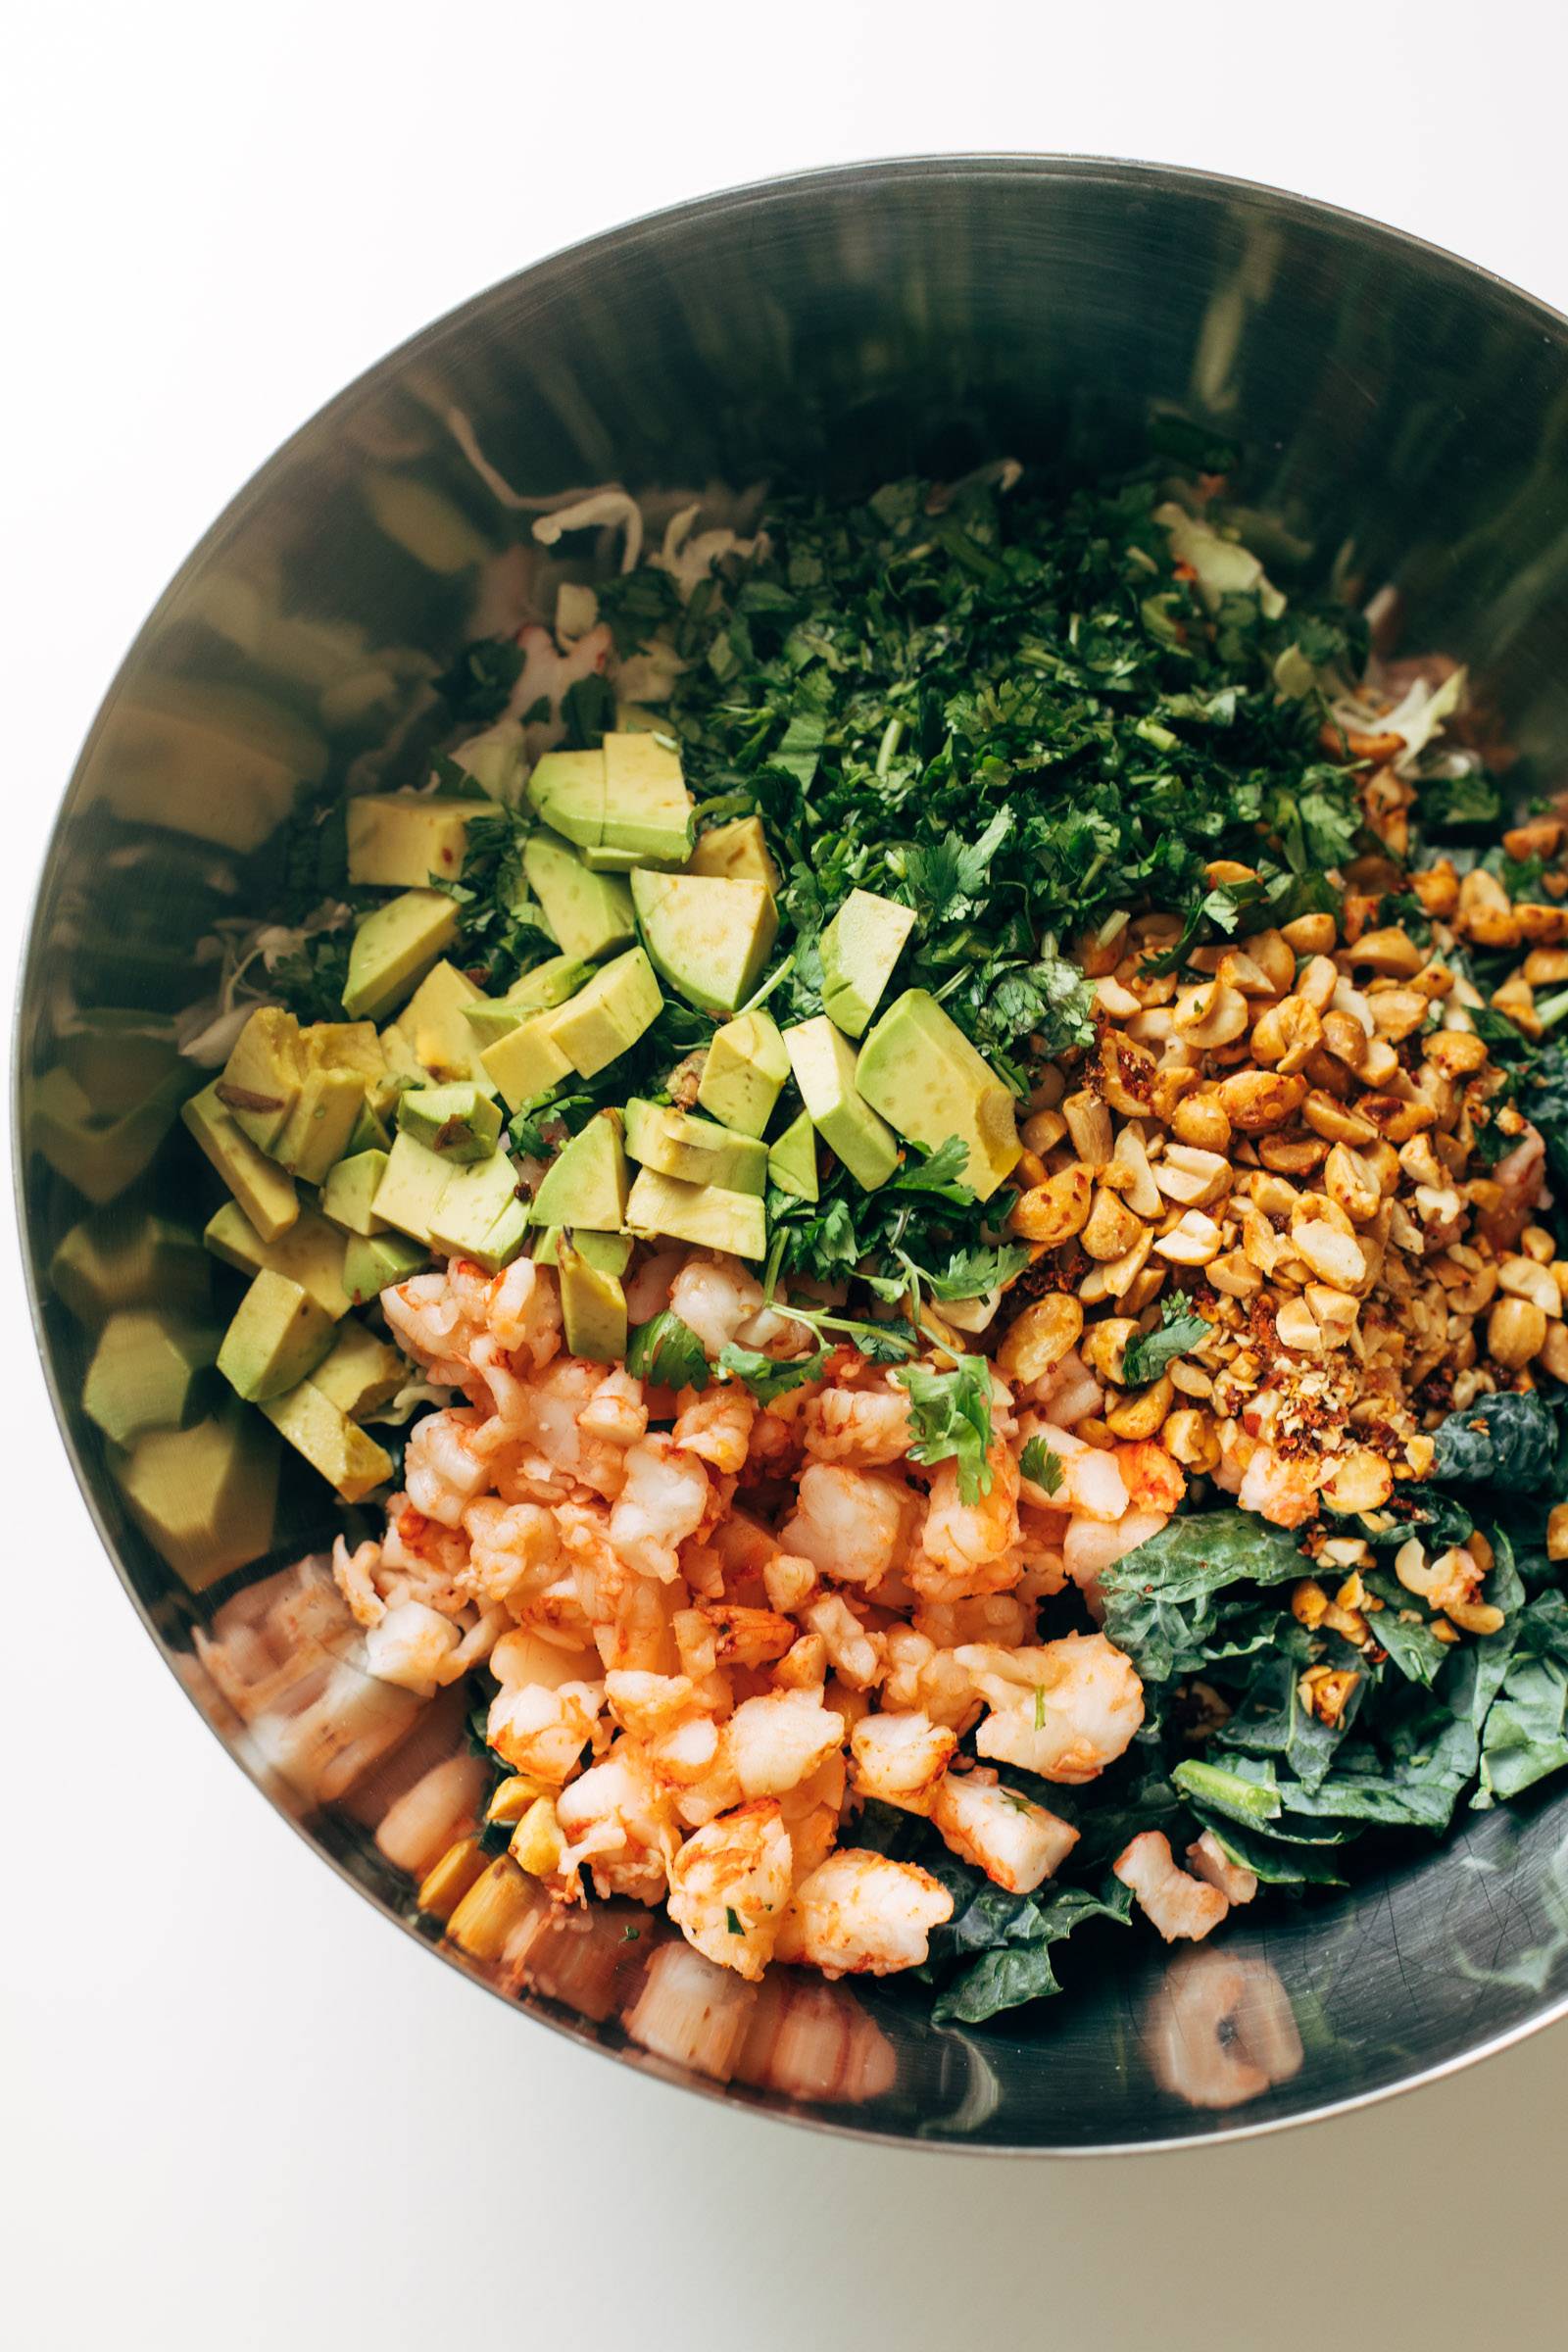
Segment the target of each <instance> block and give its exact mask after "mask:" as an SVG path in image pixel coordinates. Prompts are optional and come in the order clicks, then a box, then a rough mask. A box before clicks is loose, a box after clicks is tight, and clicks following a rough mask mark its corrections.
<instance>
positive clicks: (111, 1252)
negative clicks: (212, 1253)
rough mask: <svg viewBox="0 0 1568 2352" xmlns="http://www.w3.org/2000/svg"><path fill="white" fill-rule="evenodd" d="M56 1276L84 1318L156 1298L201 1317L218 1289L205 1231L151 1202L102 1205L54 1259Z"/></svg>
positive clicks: (80, 1320) (75, 1310)
mask: <svg viewBox="0 0 1568 2352" xmlns="http://www.w3.org/2000/svg"><path fill="white" fill-rule="evenodd" d="M49 1280H50V1282H51V1284H52V1285H53V1287H54V1289H55V1291H56V1292H57V1293H58V1295H59V1296H60V1297H61V1298H62V1299H64V1300H65V1302H66V1304H67V1306H68V1307H69V1308H70V1309H71V1312H72V1313H73V1315H74V1316H75V1318H76V1320H77V1322H78V1323H97V1322H99V1321H101V1320H102V1318H103V1317H104V1316H105V1315H108V1314H112V1313H113V1312H114V1311H115V1309H116V1308H117V1307H124V1306H141V1305H144V1304H146V1303H148V1302H149V1301H153V1300H156V1302H157V1303H158V1304H159V1305H160V1306H161V1307H163V1308H165V1309H166V1310H168V1311H169V1312H171V1313H173V1314H190V1315H196V1316H198V1317H199V1316H200V1315H201V1313H202V1312H203V1311H204V1309H205V1308H206V1306H207V1304H208V1301H209V1299H211V1297H212V1288H213V1285H212V1269H211V1267H210V1266H209V1265H208V1262H207V1256H206V1252H205V1251H204V1250H203V1249H202V1246H201V1243H200V1241H199V1240H198V1239H197V1236H196V1235H195V1234H194V1233H193V1232H192V1231H191V1229H190V1228H189V1227H188V1226H185V1225H176V1224H173V1223H172V1222H171V1220H170V1219H169V1218H167V1217H160V1216H155V1215H153V1214H152V1213H151V1212H150V1211H149V1210H147V1209H145V1208H141V1209H135V1210H133V1211H126V1210H125V1209H115V1208H101V1209H99V1210H98V1211H97V1212H96V1214H95V1215H93V1216H90V1217H86V1218H84V1219H83V1220H82V1222H81V1223H80V1224H79V1225H73V1227H72V1228H71V1231H70V1232H69V1233H68V1234H67V1235H66V1237H65V1239H64V1241H62V1243H61V1244H60V1247H59V1249H58V1250H56V1251H55V1253H54V1255H53V1257H52V1258H51V1259H50V1260H49Z"/></svg>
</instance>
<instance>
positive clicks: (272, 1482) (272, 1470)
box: [115, 1398, 277, 1593]
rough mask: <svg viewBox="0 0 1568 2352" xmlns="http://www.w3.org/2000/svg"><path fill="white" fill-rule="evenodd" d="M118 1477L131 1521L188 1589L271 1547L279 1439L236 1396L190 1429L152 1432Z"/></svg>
mask: <svg viewBox="0 0 1568 2352" xmlns="http://www.w3.org/2000/svg"><path fill="white" fill-rule="evenodd" d="M115 1476H116V1477H117V1478H118V1479H119V1481H120V1485H121V1488H122V1490H123V1494H124V1497H125V1501H126V1504H127V1506H128V1508H129V1510H130V1514H131V1516H132V1518H133V1519H134V1520H135V1521H136V1523H137V1525H138V1526H139V1527H140V1529H141V1531H142V1533H143V1534H144V1535H145V1536H146V1538H147V1540H148V1542H149V1543H150V1544H152V1545H153V1546H154V1548H155V1549H156V1550H157V1551H159V1552H161V1553H162V1554H163V1557H164V1558H165V1559H166V1560H167V1561H168V1562H169V1565H170V1566H171V1568H172V1569H173V1571H174V1573H175V1575H176V1576H178V1577H179V1578H180V1579H181V1581H182V1582H183V1583H184V1584H185V1585H186V1586H187V1587H188V1588H189V1590H190V1591H191V1592H192V1593H204V1592H205V1591H206V1590H207V1587H208V1586H209V1585H216V1584H217V1582H218V1580H219V1578H220V1577H223V1576H228V1575H230V1574H231V1573H232V1571H233V1570H234V1569H236V1568H243V1567H245V1566H246V1565H247V1564H248V1563H249V1562H250V1561H251V1560H255V1559H260V1558H261V1556H262V1554H263V1553H264V1552H267V1551H270V1549H271V1544H272V1513H273V1509H274V1506H275V1503H276V1499H277V1441H276V1439H275V1438H274V1437H273V1436H272V1433H271V1431H270V1430H269V1429H267V1428H266V1427H265V1426H264V1425H263V1423H262V1422H260V1421H259V1420H258V1419H257V1418H256V1416H255V1415H254V1414H253V1413H248V1412H246V1410H245V1409H244V1407H243V1406H242V1405H241V1404H239V1403H238V1402H237V1401H236V1400H234V1399H233V1398H230V1399H228V1400H227V1401H226V1402H225V1404H224V1406H223V1408H222V1410H221V1411H220V1412H218V1413H216V1414H214V1415H213V1417H212V1418H211V1419H210V1420H206V1421H198V1422H196V1423H195V1424H194V1425H193V1426H192V1427H191V1428H190V1429H158V1430H152V1431H150V1432H149V1433H148V1435H147V1436H146V1437H144V1438H140V1439H138V1440H137V1443H136V1446H135V1449H134V1451H133V1452H132V1453H131V1455H130V1457H129V1459H128V1460H126V1461H124V1462H121V1463H117V1465H116V1468H115Z"/></svg>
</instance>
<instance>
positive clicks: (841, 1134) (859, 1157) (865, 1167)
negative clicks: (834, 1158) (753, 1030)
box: [784, 1012, 899, 1193]
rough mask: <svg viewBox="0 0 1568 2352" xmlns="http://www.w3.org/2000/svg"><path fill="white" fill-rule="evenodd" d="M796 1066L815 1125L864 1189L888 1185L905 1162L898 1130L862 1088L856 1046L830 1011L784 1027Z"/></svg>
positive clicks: (803, 1100)
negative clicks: (862, 1093)
mask: <svg viewBox="0 0 1568 2352" xmlns="http://www.w3.org/2000/svg"><path fill="white" fill-rule="evenodd" d="M784 1043H785V1045H786V1046H787V1047H788V1049H789V1056H790V1068H791V1069H792V1070H793V1071H794V1072H795V1083H796V1085H797V1086H798V1087H799V1088H800V1090H801V1101H802V1102H803V1103H805V1104H806V1107H807V1109H808V1111H809V1113H810V1118H811V1124H812V1126H813V1127H814V1128H815V1129H816V1131H817V1133H818V1135H820V1136H821V1138H822V1140H823V1142H824V1143H825V1144H826V1145H827V1146H828V1148H829V1150H830V1151H833V1152H837V1153H838V1155H839V1157H840V1159H842V1160H843V1162H844V1165H845V1166H846V1167H847V1168H848V1169H849V1171H850V1174H851V1175H852V1176H853V1177H854V1178H855V1181H856V1183H857V1184H858V1185H859V1187H860V1188H861V1190H862V1191H863V1192H867V1193H874V1192H875V1190H876V1188H877V1186H878V1185H879V1184H886V1182H887V1180H888V1178H889V1177H890V1176H891V1175H892V1173H893V1171H894V1169H895V1168H896V1167H897V1166H898V1164H899V1147H898V1143H897V1141H896V1139H895V1137H894V1134H893V1130H892V1128H891V1127H889V1126H888V1125H887V1124H886V1123H885V1122H884V1121H883V1120H882V1119H880V1118H878V1116H877V1114H876V1112H875V1110H874V1109H873V1108H872V1107H871V1106H870V1104H869V1103H865V1102H863V1101H862V1100H861V1098H860V1096H859V1095H858V1093H857V1092H856V1085H855V1068H856V1054H855V1048H854V1047H853V1046H852V1045H851V1044H850V1042H849V1040H848V1039H847V1038H846V1037H844V1036H843V1035H842V1034H841V1032H840V1031H839V1030H837V1029H835V1028H834V1026H833V1024H832V1022H831V1021H830V1020H829V1019H828V1017H827V1015H826V1013H825V1012H824V1013H818V1014H817V1016H816V1018H815V1020H811V1021H801V1022H799V1023H798V1024H797V1026H796V1027H795V1028H793V1029H786V1030H785V1032H784Z"/></svg>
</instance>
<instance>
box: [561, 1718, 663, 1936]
mask: <svg viewBox="0 0 1568 2352" xmlns="http://www.w3.org/2000/svg"><path fill="white" fill-rule="evenodd" d="M556 1819H557V1821H558V1823H559V1824H560V1826H561V1832H562V1835H563V1837H564V1838H565V1839H566V1851H565V1854H564V1857H563V1859H562V1865H561V1867H562V1873H563V1875H564V1878H565V1879H566V1880H567V1881H568V1882H569V1881H570V1880H571V1879H572V1878H573V1877H574V1876H575V1874H576V1873H577V1872H578V1871H579V1870H580V1869H581V1867H582V1865H583V1863H584V1862H586V1863H587V1864H588V1865H589V1869H590V1871H591V1873H592V1877H593V1882H594V1886H595V1888H596V1889H597V1891H598V1892H599V1893H600V1894H601V1895H605V1896H609V1895H613V1894H625V1895H630V1896H632V1897H633V1899H634V1900H635V1901H637V1902H640V1903H657V1902H659V1901H661V1900H662V1896H663V1893H664V1889H665V1887H666V1885H667V1883H668V1881H667V1873H668V1868H669V1863H670V1860H671V1858H672V1856H673V1854H674V1851H675V1827H674V1817H673V1814H672V1812H671V1809H670V1804H669V1799H668V1797H667V1796H666V1795H665V1793H664V1792H663V1790H662V1789H661V1788H660V1786H659V1783H658V1781H657V1780H656V1779H655V1777H654V1775H653V1773H652V1772H651V1771H650V1770H649V1767H648V1762H647V1759H646V1758H645V1757H644V1755H643V1753H642V1751H641V1749H640V1748H639V1746H638V1744H637V1742H636V1741H635V1740H626V1739H621V1740H616V1741H615V1743H614V1745H613V1747H612V1748H611V1750H610V1752H609V1754H608V1755H607V1756H605V1757H603V1758H602V1760H601V1761H600V1762H599V1763H597V1764H591V1765H590V1766H589V1767H588V1770H587V1771H586V1772H584V1773H581V1774H579V1775H578V1777H577V1779H576V1780H574V1781H573V1782H571V1783H570V1785H569V1786H568V1787H567V1788H565V1789H563V1790H562V1792H561V1794H560V1796H559V1797H558V1798H557V1799H556Z"/></svg>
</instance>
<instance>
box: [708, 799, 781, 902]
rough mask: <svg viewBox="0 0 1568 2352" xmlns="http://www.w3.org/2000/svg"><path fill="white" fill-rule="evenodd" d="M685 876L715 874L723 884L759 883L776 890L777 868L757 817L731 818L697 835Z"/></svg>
mask: <svg viewBox="0 0 1568 2352" xmlns="http://www.w3.org/2000/svg"><path fill="white" fill-rule="evenodd" d="M686 871H687V872H688V873H689V874H716V875H718V876H719V878H720V879H721V880H723V881H725V882H760V883H761V884H762V886H763V887H764V889H767V890H771V891H776V890H777V889H778V886H779V877H778V867H777V866H776V865H775V864H774V863H773V860H772V858H770V857H769V855H768V849H767V836H766V834H765V833H764V832H763V830H762V820H761V818H760V816H735V817H731V819H730V821H729V823H728V824H727V825H714V826H712V827H711V829H710V830H709V831H708V832H707V833H703V834H700V835H699V836H698V841H697V847H696V849H695V850H693V852H692V854H691V856H690V858H688V859H687V861H686Z"/></svg>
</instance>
